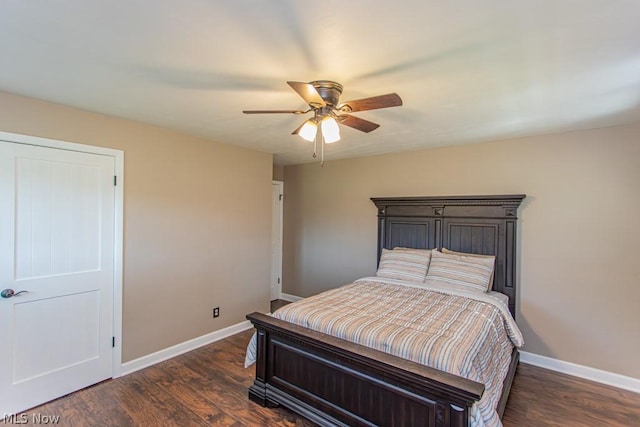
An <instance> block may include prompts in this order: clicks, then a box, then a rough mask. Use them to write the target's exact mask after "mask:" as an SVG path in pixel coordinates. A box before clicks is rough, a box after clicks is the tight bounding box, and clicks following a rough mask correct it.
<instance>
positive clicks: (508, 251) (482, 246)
mask: <svg viewBox="0 0 640 427" xmlns="http://www.w3.org/2000/svg"><path fill="white" fill-rule="evenodd" d="M524 198H525V195H524V194H512V195H500V196H451V197H444V196H443V197H440V196H436V197H373V198H371V200H372V201H373V203H375V205H376V207H377V208H378V262H379V261H380V254H381V253H382V249H383V248H386V249H393V248H395V247H397V246H403V247H410V248H417V249H433V248H437V249H442V248H443V247H444V248H447V249H451V250H453V251H459V252H467V253H474V254H480V255H495V257H496V264H495V274H494V280H493V290H494V291H498V292H502V293H503V294H505V295H507V296H508V297H509V310H510V311H511V314H513V315H514V317H515V313H516V290H517V287H516V260H517V257H516V246H517V245H516V242H517V240H516V231H517V227H516V221H517V219H518V215H517V213H518V206H520V203H521V202H522V199H524Z"/></svg>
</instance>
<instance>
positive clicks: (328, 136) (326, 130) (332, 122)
mask: <svg viewBox="0 0 640 427" xmlns="http://www.w3.org/2000/svg"><path fill="white" fill-rule="evenodd" d="M320 127H321V128H322V136H323V137H324V142H326V143H327V144H331V143H332V142H336V141H340V128H339V127H338V122H336V119H334V118H333V117H325V118H324V119H322V122H321V123H320Z"/></svg>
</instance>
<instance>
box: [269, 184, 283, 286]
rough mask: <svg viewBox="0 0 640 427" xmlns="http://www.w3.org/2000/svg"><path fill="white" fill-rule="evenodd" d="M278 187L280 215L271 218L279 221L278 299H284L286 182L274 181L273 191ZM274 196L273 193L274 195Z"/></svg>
mask: <svg viewBox="0 0 640 427" xmlns="http://www.w3.org/2000/svg"><path fill="white" fill-rule="evenodd" d="M274 185H276V186H278V190H279V191H280V195H281V197H280V203H279V206H280V209H279V211H280V212H279V215H278V217H277V218H271V221H278V223H279V225H278V229H279V230H280V235H279V236H278V239H279V240H280V244H279V245H278V260H279V263H278V269H279V272H278V274H279V276H280V283H279V288H280V292H278V299H280V298H282V282H283V279H282V264H283V263H282V247H283V245H284V241H283V236H284V230H283V217H284V182H283V181H276V180H273V181H271V189H272V190H273V186H274ZM272 194H273V193H272ZM271 238H272V239H273V236H271ZM271 266H272V267H273V260H271ZM272 274H273V272H272ZM269 299H271V281H269Z"/></svg>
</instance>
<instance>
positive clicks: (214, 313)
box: [213, 307, 220, 318]
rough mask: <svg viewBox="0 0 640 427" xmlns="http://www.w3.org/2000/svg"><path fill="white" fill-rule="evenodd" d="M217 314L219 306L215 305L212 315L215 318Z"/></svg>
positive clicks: (218, 313) (218, 314)
mask: <svg viewBox="0 0 640 427" xmlns="http://www.w3.org/2000/svg"><path fill="white" fill-rule="evenodd" d="M218 316H220V307H215V308H214V309H213V317H214V318H216V317H218Z"/></svg>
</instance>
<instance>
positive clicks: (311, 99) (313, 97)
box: [287, 82, 327, 108]
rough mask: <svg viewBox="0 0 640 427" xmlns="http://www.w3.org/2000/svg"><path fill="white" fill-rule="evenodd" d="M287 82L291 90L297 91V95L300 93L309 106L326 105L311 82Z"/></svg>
mask: <svg viewBox="0 0 640 427" xmlns="http://www.w3.org/2000/svg"><path fill="white" fill-rule="evenodd" d="M287 84H288V85H289V86H291V88H292V89H293V90H295V91H296V92H298V95H300V96H301V97H302V99H304V100H305V101H306V102H307V104H309V105H310V106H312V107H318V108H319V107H324V106H326V105H327V103H326V102H324V99H322V97H321V96H320V94H319V93H318V91H317V90H316V88H315V87H313V85H312V84H310V83H303V82H287Z"/></svg>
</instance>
